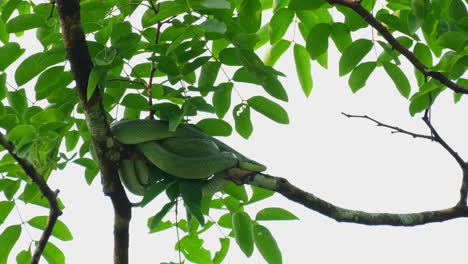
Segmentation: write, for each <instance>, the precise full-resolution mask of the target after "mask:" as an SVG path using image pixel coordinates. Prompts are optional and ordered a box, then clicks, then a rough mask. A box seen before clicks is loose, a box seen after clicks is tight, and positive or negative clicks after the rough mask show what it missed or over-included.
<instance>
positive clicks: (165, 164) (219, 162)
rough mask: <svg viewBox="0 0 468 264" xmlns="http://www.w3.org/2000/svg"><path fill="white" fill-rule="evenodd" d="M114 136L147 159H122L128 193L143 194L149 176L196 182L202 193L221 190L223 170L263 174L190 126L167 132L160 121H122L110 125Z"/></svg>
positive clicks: (255, 164)
mask: <svg viewBox="0 0 468 264" xmlns="http://www.w3.org/2000/svg"><path fill="white" fill-rule="evenodd" d="M111 131H112V134H113V135H114V137H115V138H116V139H117V140H118V141H119V142H121V143H123V144H127V145H134V146H135V147H136V149H137V150H138V151H140V152H141V153H142V154H143V155H144V156H145V157H146V159H147V161H148V162H145V161H142V160H132V159H123V160H121V162H120V164H119V176H120V178H121V180H122V183H123V184H124V186H125V187H126V188H127V190H129V191H130V192H131V193H133V194H136V195H144V194H145V193H146V191H147V188H148V186H149V184H150V178H151V175H156V176H161V175H162V174H164V175H166V176H167V175H170V176H173V177H176V178H180V179H189V180H193V179H199V180H204V181H203V183H202V194H203V195H211V194H214V193H216V192H218V191H221V190H222V189H223V188H224V187H225V186H226V184H227V183H228V182H229V181H228V180H226V179H225V171H226V170H228V169H231V168H241V169H243V170H247V171H252V172H262V171H264V170H266V167H265V166H264V165H262V164H260V163H258V162H256V161H254V160H252V159H249V158H247V157H246V156H245V155H243V154H241V153H239V152H238V151H236V150H235V149H233V148H231V147H230V146H228V145H226V144H225V143H223V142H222V141H220V140H218V139H216V138H214V137H211V136H209V135H207V134H205V133H204V132H202V131H200V130H199V129H198V128H196V127H195V126H193V125H189V124H180V125H179V126H178V127H177V128H176V129H175V131H170V130H169V125H168V122H166V121H161V120H150V119H144V120H122V121H118V122H115V123H113V124H112V125H111Z"/></svg>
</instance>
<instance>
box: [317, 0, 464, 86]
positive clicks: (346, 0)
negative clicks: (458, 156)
mask: <svg viewBox="0 0 468 264" xmlns="http://www.w3.org/2000/svg"><path fill="white" fill-rule="evenodd" d="M326 1H327V2H328V3H329V4H331V5H334V4H337V5H342V6H346V7H348V8H351V9H352V10H353V11H354V12H356V13H357V14H358V15H359V16H361V17H362V18H363V19H364V20H365V21H366V22H367V23H369V25H370V26H372V27H373V28H375V29H376V30H377V31H378V32H379V33H380V34H381V35H382V37H383V38H384V39H385V40H387V41H388V43H389V44H390V45H391V46H392V47H393V48H394V49H396V50H398V51H399V52H400V53H401V54H402V55H403V56H405V57H406V58H407V59H408V60H409V61H410V62H411V63H412V64H413V65H414V67H416V69H418V70H419V71H420V72H422V73H423V74H424V75H425V76H430V77H432V78H434V79H436V80H438V81H439V82H441V83H442V84H443V85H445V86H446V87H448V88H449V89H451V90H453V91H454V92H457V93H462V94H468V88H467V87H463V86H461V85H458V84H456V83H455V82H453V81H452V80H450V79H448V78H447V77H445V76H444V75H443V74H442V73H440V72H436V71H430V70H429V68H428V67H427V66H426V65H424V64H423V63H422V62H421V61H420V60H419V59H418V58H417V57H416V56H415V55H414V54H413V53H412V52H411V51H410V50H408V49H407V48H405V47H404V46H403V45H401V44H400V43H399V42H398V40H397V39H396V38H395V37H393V35H392V33H390V31H388V29H387V28H386V27H385V26H384V25H383V24H382V23H380V22H379V21H378V20H377V19H376V18H375V17H374V16H373V15H372V14H371V13H370V12H369V11H367V10H366V9H365V8H364V7H363V6H362V5H361V3H360V1H356V0H326Z"/></svg>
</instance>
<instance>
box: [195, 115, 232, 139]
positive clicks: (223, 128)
mask: <svg viewBox="0 0 468 264" xmlns="http://www.w3.org/2000/svg"><path fill="white" fill-rule="evenodd" d="M197 127H198V128H200V129H201V130H202V131H203V132H205V133H207V134H208V135H210V136H222V137H227V136H229V135H231V134H232V127H231V125H230V124H229V123H228V122H226V121H224V120H221V119H216V118H205V119H203V120H201V121H200V122H198V123H197Z"/></svg>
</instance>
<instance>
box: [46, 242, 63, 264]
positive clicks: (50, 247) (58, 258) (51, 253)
mask: <svg viewBox="0 0 468 264" xmlns="http://www.w3.org/2000/svg"><path fill="white" fill-rule="evenodd" d="M42 255H43V256H44V258H45V259H46V260H47V262H48V263H54V264H65V255H64V254H63V252H62V250H60V248H58V247H57V246H56V245H54V244H53V243H52V242H47V244H46V246H45V248H44V252H43V254H42Z"/></svg>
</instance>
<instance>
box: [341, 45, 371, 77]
mask: <svg viewBox="0 0 468 264" xmlns="http://www.w3.org/2000/svg"><path fill="white" fill-rule="evenodd" d="M372 45H373V44H372V41H370V40H368V39H358V40H356V41H354V42H353V43H351V44H350V45H349V46H348V47H347V48H346V49H345V50H344V51H343V55H342V56H341V58H340V63H339V67H340V76H343V75H346V74H348V73H349V72H351V71H352V70H353V69H354V67H356V65H358V63H359V62H360V61H361V60H362V59H363V58H364V57H365V56H366V55H367V53H369V51H370V50H371V49H372Z"/></svg>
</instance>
